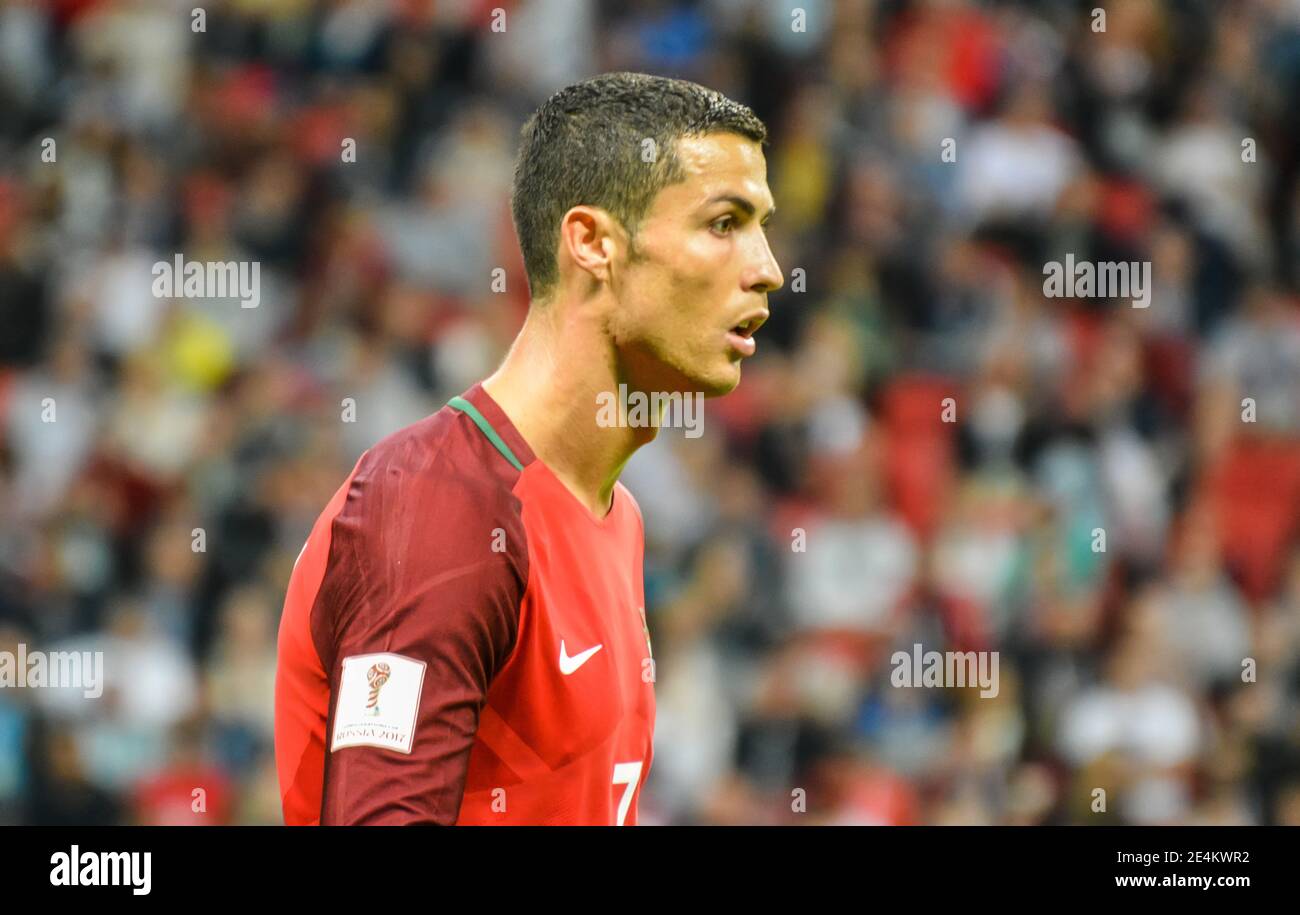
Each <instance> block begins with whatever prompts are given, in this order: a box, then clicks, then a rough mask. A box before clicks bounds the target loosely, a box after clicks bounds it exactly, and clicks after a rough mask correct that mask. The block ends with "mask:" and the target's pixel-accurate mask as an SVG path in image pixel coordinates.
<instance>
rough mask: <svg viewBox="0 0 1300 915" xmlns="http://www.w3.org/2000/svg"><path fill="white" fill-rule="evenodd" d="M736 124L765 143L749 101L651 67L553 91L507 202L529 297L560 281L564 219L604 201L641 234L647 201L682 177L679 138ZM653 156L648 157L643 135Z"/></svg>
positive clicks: (524, 144)
mask: <svg viewBox="0 0 1300 915" xmlns="http://www.w3.org/2000/svg"><path fill="white" fill-rule="evenodd" d="M711 133H734V134H739V135H740V136H743V137H746V138H748V139H750V140H753V141H754V142H756V143H758V144H759V145H760V146H761V145H765V144H766V143H767V127H766V126H765V125H764V124H763V122H762V121H761V120H759V118H758V116H757V115H755V114H754V112H753V111H751V110H750V109H749V108H747V107H746V106H744V105H742V104H740V103H739V102H734V101H732V100H731V99H729V98H727V97H726V96H725V95H723V94H722V93H720V92H715V91H714V90H712V89H708V88H706V87H704V86H701V85H699V84H697V83H692V82H688V81H686V80H682V79H669V78H667V77H663V76H650V75H648V74H645V73H606V74H604V75H602V76H596V77H593V78H591V79H587V80H583V81H582V82H580V83H574V84H573V85H572V86H567V87H565V88H564V89H561V90H560V91H559V92H556V93H555V94H554V95H552V96H551V97H550V98H549V99H547V100H546V102H545V103H544V104H543V105H542V106H541V107H540V108H538V109H537V111H536V112H534V113H533V115H532V116H531V117H530V118H529V119H528V121H527V122H526V123H525V124H524V126H523V129H522V130H521V131H520V145H519V157H518V159H517V160H516V162H515V179H514V188H513V190H512V193H511V197H510V208H511V212H512V214H513V216H514V222H515V232H516V234H518V236H519V247H520V248H521V249H522V250H523V255H524V269H525V270H526V271H527V274H528V288H529V292H530V294H531V295H532V297H533V299H538V298H541V297H544V296H546V295H547V294H549V293H550V292H551V290H552V289H553V288H554V286H555V284H556V282H557V281H558V280H559V267H558V265H557V264H556V260H555V251H556V248H557V247H558V245H559V235H560V220H561V219H562V218H563V217H564V214H565V213H567V212H568V211H569V210H570V209H571V208H572V207H575V206H579V205H582V204H586V205H588V206H596V207H601V208H602V209H604V210H606V211H607V212H609V213H610V214H611V215H612V216H614V218H615V219H617V220H618V221H619V222H620V223H621V224H622V226H623V228H625V229H626V230H627V232H628V235H629V236H630V237H632V238H633V239H635V237H636V232H637V229H638V228H639V226H640V224H641V220H642V219H643V218H644V217H645V215H646V213H647V212H649V210H650V204H651V203H652V202H653V201H654V199H655V197H656V196H657V195H658V194H659V192H660V191H661V190H663V189H664V188H665V187H667V186H669V185H671V184H676V183H677V182H679V181H682V180H685V178H686V173H685V171H684V169H683V168H682V165H681V162H680V160H679V159H678V158H677V152H676V146H677V140H678V139H679V138H681V137H688V136H692V137H694V136H705V135H707V134H711ZM647 139H652V140H654V144H655V145H654V150H655V157H654V159H653V160H652V161H651V162H646V161H645V160H644V159H643V158H642V150H643V148H645V147H644V143H645V140H647Z"/></svg>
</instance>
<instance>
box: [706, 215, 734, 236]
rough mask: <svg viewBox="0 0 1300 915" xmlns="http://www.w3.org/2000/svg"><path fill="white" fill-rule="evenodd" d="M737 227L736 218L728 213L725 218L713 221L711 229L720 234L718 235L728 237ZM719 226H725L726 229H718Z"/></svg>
mask: <svg viewBox="0 0 1300 915" xmlns="http://www.w3.org/2000/svg"><path fill="white" fill-rule="evenodd" d="M735 225H736V217H734V216H732V215H731V214H730V213H728V214H726V215H725V216H719V217H718V218H717V219H715V220H713V222H712V223H710V225H709V228H710V229H713V230H714V231H715V232H718V234H720V235H728V234H730V230H731V229H732V228H734V227H735ZM719 226H724V227H725V228H722V229H719V228H718V227H719Z"/></svg>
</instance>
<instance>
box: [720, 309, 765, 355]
mask: <svg viewBox="0 0 1300 915" xmlns="http://www.w3.org/2000/svg"><path fill="white" fill-rule="evenodd" d="M769 314H770V312H769V311H768V310H767V309H766V308H757V309H755V310H754V311H751V312H749V313H748V314H746V315H743V316H742V317H741V318H740V320H738V321H737V322H736V323H735V324H733V325H731V329H729V330H728V331H727V342H728V343H729V344H730V345H731V348H732V349H734V350H736V352H738V353H740V354H741V355H742V356H752V355H754V353H755V352H756V351H757V350H758V343H757V341H755V340H754V334H756V333H758V329H759V328H760V327H762V326H763V325H764V324H765V323H767V319H768V316H769ZM746 323H749V324H750V327H749V329H748V330H746V331H745V332H744V333H740V332H738V331H737V330H736V328H737V327H739V326H740V325H742V324H746Z"/></svg>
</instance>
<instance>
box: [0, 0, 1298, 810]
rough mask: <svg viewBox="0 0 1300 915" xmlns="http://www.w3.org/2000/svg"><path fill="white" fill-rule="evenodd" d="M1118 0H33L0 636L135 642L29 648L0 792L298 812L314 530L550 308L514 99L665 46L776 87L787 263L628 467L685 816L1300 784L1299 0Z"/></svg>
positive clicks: (2, 150) (1075, 806)
mask: <svg viewBox="0 0 1300 915" xmlns="http://www.w3.org/2000/svg"><path fill="white" fill-rule="evenodd" d="M1098 6H1101V5H1100V4H1093V3H1091V2H1087V3H1080V2H1067V0H1056V2H1052V0H1041V2H1030V0H1022V2H994V0H988V2H974V0H892V2H890V0H875V2H871V0H843V2H830V0H800V2H793V0H792V2H786V0H760V2H756V0H699V2H636V3H631V2H601V3H594V2H589V0H531V2H508V0H499V2H496V3H489V2H482V0H459V2H434V0H212V2H208V3H205V4H203V5H202V9H203V12H204V21H203V22H202V26H203V30H202V31H199V32H196V31H194V27H195V24H196V23H195V19H194V16H193V14H192V10H193V9H194V8H195V7H196V4H194V3H190V2H184V3H182V2H179V0H177V2H169V0H44V2H41V0H0V651H16V646H17V645H18V644H19V643H23V644H25V645H26V646H27V647H28V649H29V650H31V649H39V650H45V651H59V650H79V651H103V652H104V657H105V664H106V679H107V682H106V688H105V692H104V695H103V696H102V697H101V698H99V699H95V700H86V699H81V698H78V696H77V695H73V696H71V697H70V696H69V695H68V694H67V691H65V690H36V689H3V690H0V823H41V824H60V823H278V822H280V808H279V796H278V788H277V784H276V777H275V770H274V761H273V748H272V706H271V695H272V688H273V683H274V676H275V639H276V630H277V626H278V622H279V614H280V609H281V604H282V601H283V596H284V589H285V585H286V582H287V580H288V574H289V570H290V569H291V567H292V565H293V562H294V560H295V558H296V556H297V554H298V551H299V549H300V548H301V546H302V544H303V542H304V541H305V539H306V535H307V533H308V531H309V529H310V526H311V524H312V523H313V521H314V520H315V518H316V515H317V514H318V513H319V512H320V511H321V509H322V508H323V507H324V505H325V503H326V502H327V501H328V499H329V497H330V495H331V494H332V493H333V491H334V490H335V488H336V487H337V486H338V485H339V484H340V482H341V481H342V480H343V479H344V478H345V477H346V475H347V473H348V472H349V470H350V469H351V467H352V465H353V463H354V462H355V460H356V459H357V457H358V456H359V455H360V453H361V452H362V451H363V450H364V449H365V448H367V447H368V446H369V445H371V444H373V443H374V442H376V441H378V440H379V439H380V438H382V437H384V436H385V435H387V434H388V433H389V432H391V431H394V430H395V429H397V428H399V427H401V426H403V425H405V424H407V423H410V422H413V421H415V420H417V419H419V418H421V417H422V416H425V415H427V414H428V413H430V412H433V411H434V410H436V409H438V408H439V407H440V406H441V405H442V404H443V403H444V402H445V401H446V399H447V398H448V397H450V396H452V395H454V394H457V393H460V392H461V391H463V390H464V389H465V388H467V387H469V386H470V385H471V384H472V383H473V382H474V381H476V380H479V379H480V378H482V377H484V376H486V375H488V374H490V372H491V371H492V370H493V369H494V368H495V366H496V364H497V361H498V360H499V359H500V358H501V356H502V355H503V354H504V352H505V349H506V347H507V346H508V345H509V343H510V341H511V340H512V339H513V336H514V334H515V332H516V331H517V329H518V328H519V326H520V324H521V322H522V318H523V315H524V313H525V311H526V309H527V305H528V299H527V285H526V282H525V279H524V275H523V269H522V259H521V258H520V256H519V254H518V249H517V244H516V241H515V237H514V233H513V228H512V226H511V222H510V211H509V191H510V181H511V177H512V166H513V158H514V153H515V148H516V141H517V134H518V128H519V126H520V125H521V124H522V122H523V120H524V118H525V117H526V116H527V115H528V114H529V113H530V112H531V111H532V110H533V109H534V108H535V107H536V106H537V105H538V104H539V103H540V102H541V101H543V100H544V99H545V98H546V97H547V96H548V95H549V94H550V93H552V92H553V91H555V90H556V89H558V88H560V87H562V86H564V85H566V84H568V83H570V82H573V81H576V80H578V79H581V78H583V77H586V76H590V75H594V74H596V73H599V72H604V71H608V70H638V71H645V72H652V73H659V74H664V75H671V76H678V77H683V78H687V79H693V80H695V81H698V82H701V83H703V84H705V85H708V86H710V87H712V88H715V89H718V90H720V91H722V92H724V93H725V94H727V95H729V96H731V97H733V98H735V99H737V100H739V101H742V102H744V103H746V104H748V105H750V106H751V107H753V108H754V110H755V111H756V113H757V114H758V115H759V116H760V117H761V118H763V119H764V120H765V121H766V123H767V124H768V126H769V130H770V133H771V144H770V146H769V147H768V149H767V154H768V168H769V180H770V183H771V187H772V190H773V193H774V197H775V199H776V202H777V208H778V214H777V218H776V219H775V220H774V221H773V223H772V226H771V230H770V238H771V240H772V245H773V249H774V251H775V253H776V256H777V258H778V260H779V262H780V264H781V266H782V269H783V271H784V274H785V277H786V285H785V287H784V288H783V289H782V290H780V291H779V292H777V293H774V294H773V295H772V297H771V301H770V305H771V306H772V318H771V320H770V321H769V322H768V324H767V326H766V327H765V328H764V329H763V331H762V332H761V333H760V334H759V339H760V342H759V355H758V356H757V357H755V359H754V360H752V361H750V362H747V363H746V366H745V370H744V380H743V381H742V384H741V386H740V388H739V389H738V390H737V391H736V392H735V393H734V394H732V395H730V396H729V397H726V398H722V399H719V400H712V401H709V402H708V403H707V405H706V407H705V412H704V435H703V437H701V438H686V437H685V436H684V435H683V434H681V431H680V430H665V431H664V432H663V433H661V435H660V437H659V439H658V440H657V441H656V442H655V443H654V444H652V445H650V446H648V447H646V448H645V449H643V450H642V451H641V452H639V453H638V454H637V455H636V456H635V457H634V458H633V460H632V461H631V463H630V464H629V465H628V467H627V469H626V471H625V474H624V477H623V480H624V482H625V483H626V484H627V485H628V487H629V488H630V489H631V490H632V492H633V493H634V494H635V495H636V496H637V498H638V500H639V502H640V504H641V507H642V509H643V512H644V516H645V522H646V540H647V542H646V595H647V608H646V610H647V616H648V620H649V626H650V631H651V636H652V639H653V644H654V653H655V658H656V661H657V683H656V694H657V701H658V726H657V730H656V740H655V758H654V764H653V768H652V771H651V774H650V779H649V783H648V785H647V788H646V790H645V792H644V796H643V797H642V799H641V803H640V810H641V818H642V821H643V822H649V823H673V824H679V823H680V824H738V823H756V824H800V823H831V824H859V823H861V824H867V823H882V824H924V823H935V824H1042V823H1069V824H1100V823H1105V824H1116V823H1133V824H1157V823H1202V824H1273V823H1289V824H1293V825H1300V298H1298V292H1300V180H1298V178H1297V175H1298V173H1300V3H1298V2H1296V0H1240V2H1231V3H1219V2H1212V0H1186V2H1179V3H1172V2H1170V3H1162V2H1156V0H1125V2H1123V3H1114V4H1109V3H1108V4H1105V5H1104V6H1105V7H1106V9H1105V20H1104V23H1100V25H1102V26H1103V27H1102V28H1098V25H1099V22H1098V20H1097V17H1096V16H1095V14H1094V13H1093V9H1094V7H1098ZM496 8H500V9H501V10H503V11H504V15H505V18H504V20H500V19H499V16H498V15H497V14H495V13H494V12H493V11H494V9H496ZM494 21H495V22H497V23H498V29H497V30H494V29H493V23H494ZM501 21H504V23H505V28H504V30H503V31H502V30H500V29H499V23H500V22H501ZM50 141H53V142H52V143H51V142H50ZM348 141H351V145H350V144H349V142H348ZM353 146H354V148H355V156H354V157H351V156H348V155H347V154H346V150H347V149H349V148H352V147H353ZM945 151H947V154H945ZM177 253H181V254H183V255H184V256H185V257H186V258H187V259H190V260H207V261H230V260H238V261H257V262H258V263H260V265H261V281H262V289H261V302H260V305H259V306H258V307H257V308H256V309H243V308H240V307H239V303H238V302H237V301H234V300H232V299H228V298H227V299H205V298H183V299H182V298H176V299H168V298H161V297H156V296H155V295H154V294H153V290H152V288H151V286H152V282H153V275H152V273H151V268H152V265H153V264H154V263H155V262H157V261H160V260H161V261H167V262H170V261H171V260H172V258H173V257H174V256H175V255H176V254H177ZM1067 254H1072V255H1073V256H1074V257H1075V258H1076V260H1085V259H1090V260H1094V261H1138V262H1149V263H1150V264H1151V265H1152V277H1153V288H1152V291H1151V299H1150V304H1149V306H1148V307H1146V308H1134V307H1133V306H1132V304H1131V303H1130V302H1129V301H1127V300H1110V299H1091V298H1089V299H1072V298H1048V297H1046V296H1045V295H1044V290H1043V267H1044V264H1046V263H1047V262H1049V261H1053V260H1064V258H1065V256H1066V255H1067ZM496 267H503V268H504V269H505V271H506V273H505V277H506V284H505V291H504V292H502V291H498V289H497V288H494V286H493V282H492V280H493V270H494V268H496ZM498 288H499V284H498ZM349 399H350V400H349ZM51 410H53V411H54V412H53V413H51ZM51 420H53V421H51ZM430 523H437V519H430ZM916 644H920V645H922V646H923V647H924V649H925V650H936V651H989V652H991V651H996V652H998V657H999V659H1000V664H999V673H1000V683H999V689H998V694H997V696H996V697H993V698H981V697H980V695H979V691H978V689H907V688H898V687H895V686H892V685H891V672H892V670H893V666H892V664H891V655H892V654H893V652H895V651H898V650H904V651H909V652H910V651H911V650H912V646H913V645H916ZM196 788H202V792H201V794H200V793H196V792H195V789H196Z"/></svg>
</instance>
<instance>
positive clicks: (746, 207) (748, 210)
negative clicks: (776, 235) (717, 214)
mask: <svg viewBox="0 0 1300 915" xmlns="http://www.w3.org/2000/svg"><path fill="white" fill-rule="evenodd" d="M715 203H730V204H731V205H732V206H735V207H737V208H738V209H740V210H742V211H743V212H744V214H745V215H746V216H753V215H754V211H755V207H754V204H752V203H750V201H749V200H748V199H747V198H745V197H741V196H739V195H737V194H718V195H717V196H716V197H710V198H709V200H708V201H707V202H706V203H705V204H704V205H705V206H706V207H710V206H713V204H715ZM774 215H776V207H775V206H773V207H772V209H770V210H768V211H767V215H766V216H764V217H763V221H764V222H766V221H767V220H769V219H771V218H772V217H773V216H774Z"/></svg>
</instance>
